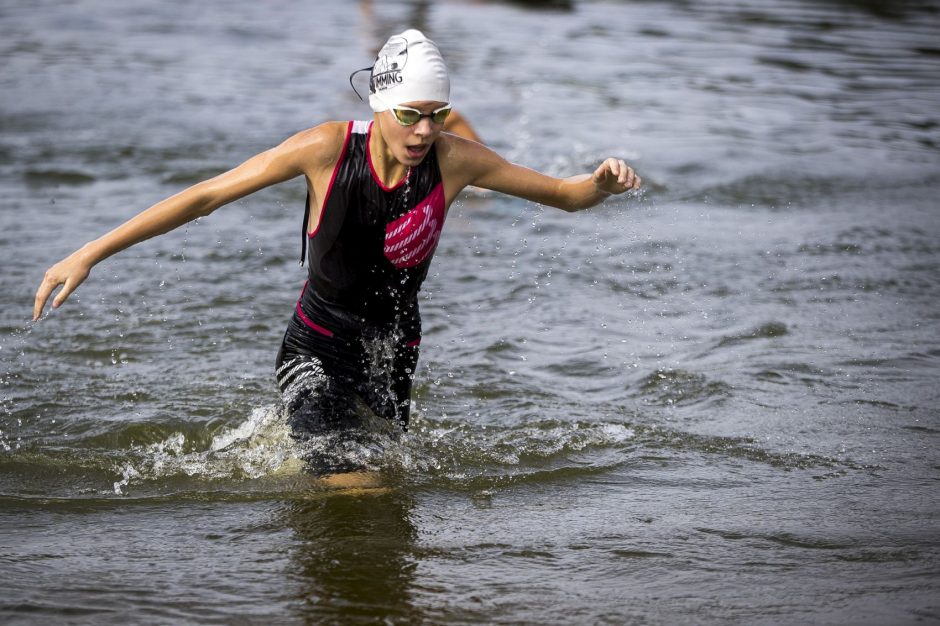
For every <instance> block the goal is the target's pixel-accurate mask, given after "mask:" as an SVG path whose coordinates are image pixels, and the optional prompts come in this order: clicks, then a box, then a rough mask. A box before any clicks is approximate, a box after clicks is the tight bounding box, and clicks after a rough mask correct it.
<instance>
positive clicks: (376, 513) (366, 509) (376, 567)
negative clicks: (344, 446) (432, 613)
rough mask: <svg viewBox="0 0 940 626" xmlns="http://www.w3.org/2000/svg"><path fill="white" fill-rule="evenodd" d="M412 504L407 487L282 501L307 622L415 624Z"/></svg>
mask: <svg viewBox="0 0 940 626" xmlns="http://www.w3.org/2000/svg"><path fill="white" fill-rule="evenodd" d="M413 507H414V502H413V500H412V497H411V496H410V495H409V494H408V493H407V492H406V491H404V490H401V489H397V488H394V487H393V488H390V489H387V490H384V491H383V490H378V491H374V492H372V493H370V492H368V491H367V492H363V493H357V492H356V490H352V491H349V492H346V493H335V494H330V495H328V496H327V497H321V498H316V499H312V500H298V501H294V502H291V503H289V504H287V505H286V508H285V510H284V512H283V523H284V524H285V525H286V526H287V527H289V528H290V529H292V530H293V532H294V535H295V539H296V541H294V542H293V545H292V547H291V549H290V558H291V567H290V570H289V574H288V576H289V579H290V580H291V582H292V583H294V586H295V587H296V589H297V592H296V593H297V596H296V608H295V609H294V610H295V611H296V612H297V613H298V614H299V615H301V616H302V617H303V619H304V620H305V621H310V622H312V623H336V624H341V623H347V624H348V623H388V624H414V623H420V621H421V619H422V616H421V611H420V610H419V609H418V608H417V607H416V606H415V605H414V604H413V603H412V602H411V592H412V588H413V587H414V585H415V584H416V581H415V570H416V568H417V562H416V559H415V558H414V552H415V539H416V529H415V526H414V524H413V522H412V520H411V513H412V508H413Z"/></svg>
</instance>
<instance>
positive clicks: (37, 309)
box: [33, 272, 61, 322]
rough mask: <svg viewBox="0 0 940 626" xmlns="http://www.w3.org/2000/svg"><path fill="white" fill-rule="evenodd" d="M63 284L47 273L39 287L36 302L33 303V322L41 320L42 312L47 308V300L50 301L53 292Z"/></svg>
mask: <svg viewBox="0 0 940 626" xmlns="http://www.w3.org/2000/svg"><path fill="white" fill-rule="evenodd" d="M60 284H61V282H60V281H58V280H56V279H55V278H53V276H52V274H51V273H49V272H46V275H45V277H44V278H43V279H42V283H41V284H40V285H39V289H38V290H37V291H36V300H35V301H34V303H33V321H34V322H35V321H36V320H38V319H39V316H40V315H42V310H43V308H45V306H46V300H48V299H49V296H50V295H51V294H52V290H53V289H55V288H56V287H58V286H59V285H60Z"/></svg>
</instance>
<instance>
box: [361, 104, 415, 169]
mask: <svg viewBox="0 0 940 626" xmlns="http://www.w3.org/2000/svg"><path fill="white" fill-rule="evenodd" d="M378 118H379V116H378V115H377V114H376V115H375V116H374V118H373V122H372V133H371V135H370V137H369V155H370V157H371V159H372V168H373V169H374V170H375V173H376V175H377V176H378V177H379V178H380V179H381V180H382V184H383V185H385V186H386V187H394V186H395V185H397V184H398V183H399V182H401V180H402V179H403V178H404V177H405V176H407V175H408V169H409V168H408V166H407V165H405V164H403V163H401V162H400V161H399V160H398V159H396V158H395V155H393V154H392V151H391V149H390V148H389V146H388V144H387V143H386V142H385V137H384V136H383V135H382V127H381V125H380V124H379V119H378Z"/></svg>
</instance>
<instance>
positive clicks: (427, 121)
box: [413, 117, 434, 137]
mask: <svg viewBox="0 0 940 626" xmlns="http://www.w3.org/2000/svg"><path fill="white" fill-rule="evenodd" d="M413 128H414V131H413V132H414V134H416V135H418V136H419V137H428V136H430V135H431V133H432V132H434V129H433V128H432V127H431V118H428V117H422V118H421V119H420V120H418V123H417V124H415V125H414V126H413Z"/></svg>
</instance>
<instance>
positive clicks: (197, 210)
mask: <svg viewBox="0 0 940 626" xmlns="http://www.w3.org/2000/svg"><path fill="white" fill-rule="evenodd" d="M207 182H208V181H206V182H203V183H199V184H198V185H195V186H194V187H192V188H191V190H190V191H191V192H192V194H193V196H192V198H191V199H190V201H189V202H188V203H187V204H188V205H189V214H190V219H199V218H200V217H206V216H207V215H209V214H210V213H212V212H213V211H215V210H216V209H217V208H219V207H220V206H222V204H223V203H222V202H221V201H220V199H219V198H218V197H217V194H215V193H213V191H212V189H211V187H210V186H209V185H208V184H207Z"/></svg>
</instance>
